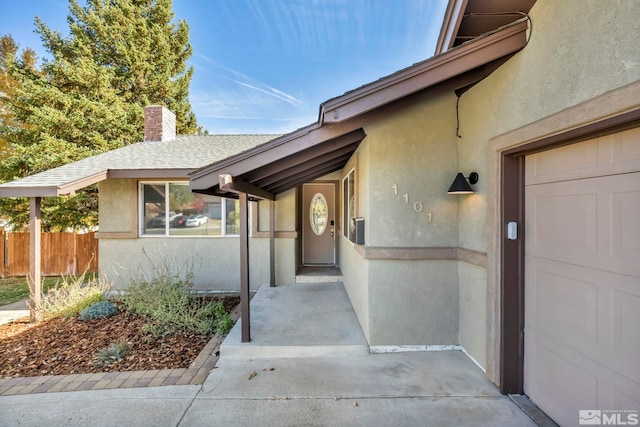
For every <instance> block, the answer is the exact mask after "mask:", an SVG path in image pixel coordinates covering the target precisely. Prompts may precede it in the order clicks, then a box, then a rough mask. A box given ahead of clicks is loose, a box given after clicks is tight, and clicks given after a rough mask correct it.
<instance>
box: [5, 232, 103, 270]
mask: <svg viewBox="0 0 640 427" xmlns="http://www.w3.org/2000/svg"><path fill="white" fill-rule="evenodd" d="M5 238H6V248H7V250H6V251H5V253H4V257H2V258H0V259H1V260H6V261H4V264H5V265H6V266H7V267H6V275H7V276H26V275H28V274H29V244H30V241H29V233H28V232H26V233H25V232H17V233H6V237H5ZM2 241H3V242H4V239H2ZM41 242H42V243H41V244H42V247H41V251H42V252H41V254H42V263H41V268H42V274H43V275H48V276H59V275H63V274H80V273H83V272H84V271H85V269H86V268H87V265H89V269H88V270H87V271H88V272H94V271H97V270H98V240H97V239H96V238H95V233H87V234H75V233H42V237H41Z"/></svg>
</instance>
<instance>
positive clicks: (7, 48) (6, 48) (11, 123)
mask: <svg viewBox="0 0 640 427" xmlns="http://www.w3.org/2000/svg"><path fill="white" fill-rule="evenodd" d="M17 55H18V44H17V43H16V42H15V40H14V39H13V37H12V36H11V34H6V35H4V36H2V37H0V126H7V127H13V128H17V127H23V126H24V124H22V123H20V122H19V121H18V119H17V118H16V116H15V114H14V113H13V111H12V110H11V108H10V107H9V106H8V105H7V104H6V101H7V100H8V99H11V98H12V97H13V96H14V94H15V93H16V90H17V88H18V87H19V85H20V83H19V82H18V81H17V80H16V79H14V78H13V77H12V76H11V74H9V72H8V71H7V66H6V64H7V61H11V60H12V59H13V58H14V57H16V56H17ZM19 60H20V61H21V62H22V63H23V64H24V66H25V67H26V68H35V66H36V62H37V60H38V58H37V56H36V53H35V51H34V50H33V49H30V48H26V49H23V50H22V53H21V54H20V55H19ZM8 152H9V142H8V141H7V139H6V138H4V137H2V135H0V160H2V159H4V158H5V157H6V156H7V155H8Z"/></svg>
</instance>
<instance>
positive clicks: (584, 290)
mask: <svg viewBox="0 0 640 427" xmlns="http://www.w3.org/2000/svg"><path fill="white" fill-rule="evenodd" d="M525 268H526V271H525V277H526V280H527V286H526V288H525V333H529V331H530V330H531V329H535V331H536V333H538V334H545V335H547V336H549V337H551V338H553V339H555V340H557V341H558V342H561V343H565V344H566V345H568V346H571V347H572V348H575V349H576V350H578V351H580V352H582V353H583V354H586V355H591V357H594V356H595V355H596V354H597V353H599V351H600V350H598V346H599V345H604V346H605V351H606V347H608V345H607V343H606V342H605V343H599V341H598V319H599V318H600V319H605V318H606V317H607V316H608V313H607V306H608V305H607V303H606V301H604V300H603V298H602V297H603V295H600V290H599V287H598V284H597V282H595V281H594V277H593V274H592V272H591V271H589V270H587V269H584V268H581V267H577V266H573V265H568V264H564V263H560V262H553V261H547V260H541V259H536V258H533V257H527V258H526V260H525ZM605 295H606V294H605Z"/></svg>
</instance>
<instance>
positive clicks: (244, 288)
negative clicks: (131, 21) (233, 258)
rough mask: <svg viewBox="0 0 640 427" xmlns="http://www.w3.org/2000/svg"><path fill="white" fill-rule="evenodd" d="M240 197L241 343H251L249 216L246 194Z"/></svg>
mask: <svg viewBox="0 0 640 427" xmlns="http://www.w3.org/2000/svg"><path fill="white" fill-rule="evenodd" d="M238 195H239V196H240V312H241V319H242V342H249V341H251V320H250V314H249V221H248V219H249V215H248V196H247V193H239V194H238Z"/></svg>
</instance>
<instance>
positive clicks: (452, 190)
mask: <svg viewBox="0 0 640 427" xmlns="http://www.w3.org/2000/svg"><path fill="white" fill-rule="evenodd" d="M467 179H468V180H469V182H467ZM477 182H478V172H471V173H470V174H469V177H468V178H466V177H465V176H464V175H462V173H458V175H456V178H455V179H454V180H453V183H452V184H451V187H449V191H447V193H448V194H471V193H473V192H474V191H473V188H471V185H469V184H475V183H477Z"/></svg>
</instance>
